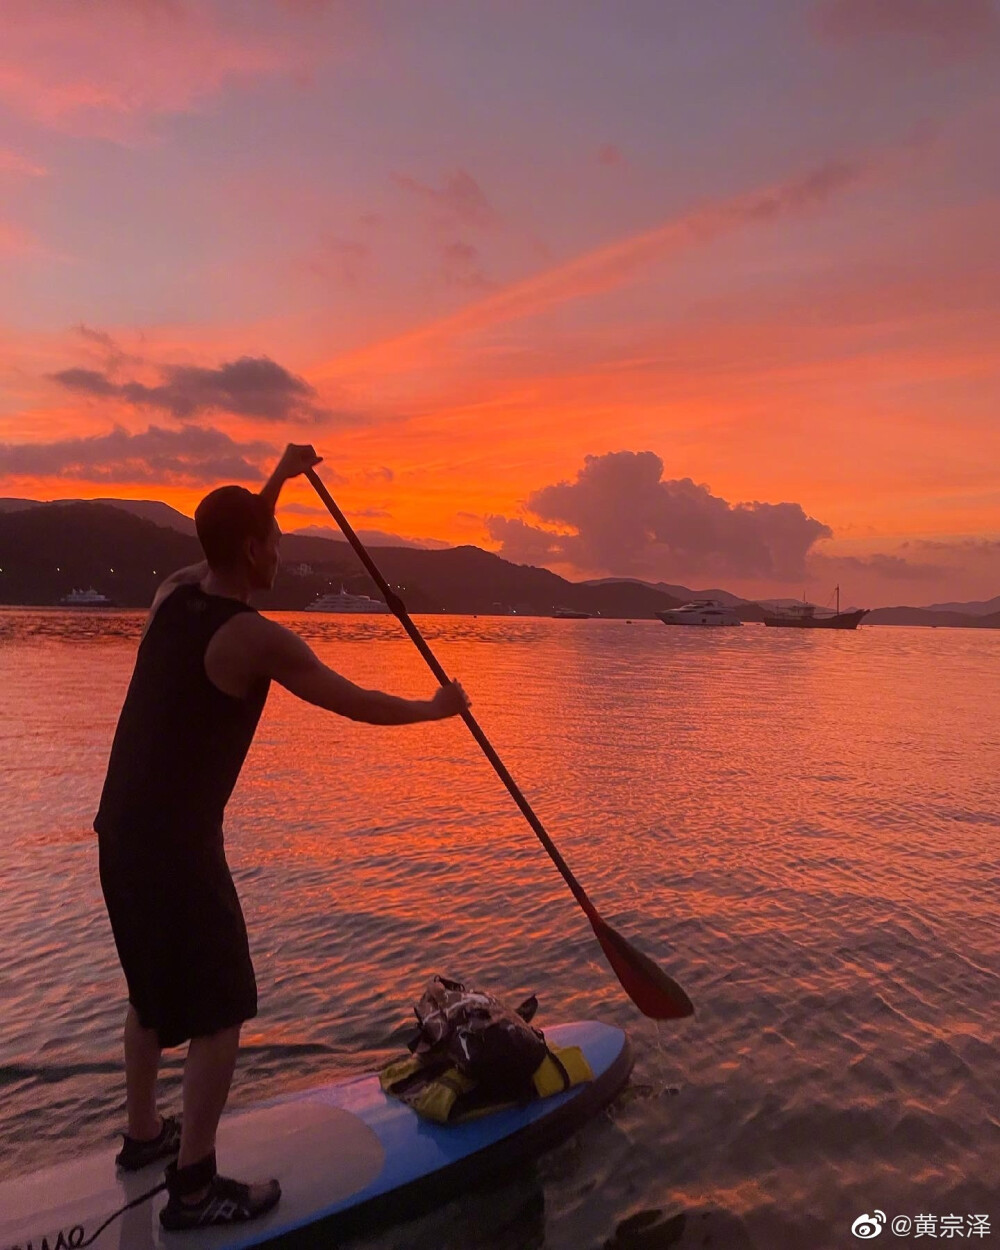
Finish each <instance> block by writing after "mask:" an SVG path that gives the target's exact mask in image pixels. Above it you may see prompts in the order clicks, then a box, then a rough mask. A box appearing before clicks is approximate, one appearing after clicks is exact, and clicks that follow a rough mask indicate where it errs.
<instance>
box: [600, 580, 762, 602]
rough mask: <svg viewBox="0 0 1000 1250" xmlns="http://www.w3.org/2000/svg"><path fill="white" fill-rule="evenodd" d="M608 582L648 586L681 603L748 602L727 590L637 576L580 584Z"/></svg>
mask: <svg viewBox="0 0 1000 1250" xmlns="http://www.w3.org/2000/svg"><path fill="white" fill-rule="evenodd" d="M609 582H617V583H618V584H619V585H620V584H621V583H622V582H633V583H634V584H635V585H637V586H648V587H649V588H650V589H651V590H658V591H659V592H660V593H661V594H664V595H670V597H671V598H672V599H679V600H680V601H681V602H682V603H690V602H691V601H692V599H715V600H716V602H717V603H722V604H725V605H726V607H730V608H734V607H736V606H737V605H738V604H741V603H748V602H750V601H749V600H747V599H741V598H740V597H739V595H734V594H730V592H729V591H728V590H719V589H715V590H691V589H690V587H688V586H674V585H671V584H670V583H669V582H645V581H643V580H642V579H641V578H638V577H594V578H591V579H590V580H589V581H586V582H583V583H582V585H584V586H605V585H607V584H608V583H609Z"/></svg>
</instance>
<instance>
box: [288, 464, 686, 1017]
mask: <svg viewBox="0 0 1000 1250" xmlns="http://www.w3.org/2000/svg"><path fill="white" fill-rule="evenodd" d="M305 476H306V477H307V478H308V479H309V481H310V482H311V483H312V485H313V487H314V489H315V491H316V493H317V495H319V497H320V499H322V501H323V503H324V504H326V506H327V508H328V509H329V511H330V514H331V515H332V516H333V518H334V520H335V521H336V522H337V524H338V525H339V526H340V528H341V529H342V530H343V532H344V537H345V538H346V539H347V541H348V542H349V543H350V544H351V546H352V547H353V548H354V550H355V551H356V552H357V554H358V556H359V558H360V559H361V562H362V564H364V566H365V568H366V569H367V570H368V572H369V573H370V574H371V576H372V579H373V580H374V582H375V585H376V586H377V587H378V588H379V590H380V591H381V592H382V594H383V595H384V596H385V601H386V603H387V604H388V605H389V607H390V609H391V610H392V612H393V613H394V614H395V615H396V617H397V618H398V619H399V623H400V624H401V625H402V626H403V628H404V629H405V630H406V632H407V633H408V634H409V635H410V637H411V638H412V639H413V642H414V643H415V644H416V647H417V650H418V651H419V652H420V654H421V655H422V656H423V657H424V659H425V660H426V661H427V664H428V665H429V667H430V670H431V672H432V673H433V674H434V676H435V677H436V678H437V679H438V681H439V682H440V683H441V685H442V686H447V685H448V684H449V681H448V676H447V674H446V673H445V671H444V669H443V668H442V667H441V665H440V664H439V663H438V662H437V659H436V658H435V656H434V654H433V653H432V651H431V649H430V647H428V645H427V643H426V642H425V641H424V638H423V635H422V634H421V633H420V631H419V630H418V629H417V627H416V625H414V623H413V622H412V621H411V620H410V617H409V615H408V614H407V611H406V608H405V606H404V605H403V601H402V600H401V599H400V598H399V596H398V595H396V594H394V593H393V592H392V590H390V588H389V586H388V584H387V583H386V580H385V578H384V577H383V576H382V574H381V573H380V572H379V571H378V569H377V568H376V567H375V564H374V562H373V561H372V558H371V556H370V555H369V554H368V552H367V550H366V549H365V547H364V545H363V544H362V542H361V540H360V539H359V538H358V536H357V534H355V532H354V530H353V529H352V528H351V526H350V525H349V524H348V521H347V518H346V517H345V516H344V514H343V513H342V512H341V511H340V509H339V508H338V507H337V505H336V504H335V503H334V502H333V499H332V497H331V496H330V493H329V491H328V490H327V489H326V487H325V486H324V485H323V483H322V482H321V481H320V480H319V478H318V477H317V476H316V472H315V470H314V469H306V471H305ZM461 715H462V719H463V720H464V721H465V723H466V725H468V727H469V731H470V733H471V734H472V736H473V737H474V738H475V740H476V741H477V742H478V743H479V745H480V746H481V747H482V749H483V754H484V755H485V756H486V758H487V759H488V760H489V762H490V763H491V764H492V765H493V767H494V769H496V772H497V775H498V776H499V778H500V780H501V781H502V782H503V783H504V785H505V786H506V787H507V789H508V790H509V791H510V794H511V797H512V798H513V800H514V802H515V803H516V804H517V805H518V807H519V808H520V809H521V811H522V813H523V814H524V818H525V820H527V822H528V824H529V825H530V826H531V827H532V829H533V830H534V831H535V834H536V836H537V837H538V840H539V841H540V842H541V844H542V846H544V847H545V849H546V851H548V853H549V856H550V858H551V859H552V862H553V863H554V864H555V866H556V867H557V868H558V869H559V871H560V872H561V873H562V876H563V880H564V881H565V882H566V884H567V885H568V886H569V888H570V889H571V890H572V891H573V897H574V898H575V899H576V901H577V902H578V903H579V904H580V906H581V907H582V908H583V910H584V912H585V914H586V916H587V919H588V920H589V921H590V924H591V928H592V929H593V930H594V933H595V934H596V936H597V940H598V942H600V944H601V949H602V950H603V951H604V954H605V955H606V956H607V959H608V963H609V964H610V965H611V967H612V969H613V971H614V973H615V976H617V978H618V980H619V981H620V982H621V984H622V986H623V988H624V990H625V992H626V993H627V994H628V996H629V998H631V999H632V1001H633V1002H634V1003H635V1005H636V1006H637V1007H638V1008H639V1010H640V1011H641V1012H642V1013H643V1015H645V1016H649V1017H650V1018H651V1019H653V1020H678V1019H681V1018H682V1017H684V1016H690V1015H693V1014H694V1007H693V1005H692V1003H691V1000H690V999H689V998H688V996H687V994H685V993H684V991H683V990H682V989H681V987H680V986H679V985H678V984H677V982H676V981H674V980H673V979H672V978H671V977H668V976H667V974H666V973H665V972H664V971H663V969H662V968H658V967H657V966H656V964H655V963H653V961H652V960H651V959H650V958H649V956H648V955H644V954H643V953H642V951H639V950H636V948H635V947H634V946H633V945H632V943H631V942H629V941H626V939H625V938H623V937H622V935H621V934H620V933H618V932H617V930H615V929H612V927H611V926H610V925H609V924H608V923H607V921H605V920H603V919H602V918H601V916H600V914H599V913H598V911H597V908H596V907H595V906H594V904H593V903H592V902H591V901H590V899H589V898H588V897H587V895H586V892H585V891H584V888H583V886H582V885H581V884H580V883H579V881H577V879H576V877H574V876H573V874H572V872H570V870H569V866H568V865H567V863H566V861H565V860H564V859H563V857H562V855H560V854H559V851H558V850H557V849H556V845H555V843H554V842H553V841H552V839H551V838H550V837H549V835H548V834H547V833H546V832H545V830H544V829H543V828H542V822H541V821H540V820H539V819H538V817H537V816H536V815H535V813H534V812H533V811H532V810H531V807H530V806H529V804H528V800H527V799H526V798H525V797H524V795H523V794H522V793H521V791H520V790H519V789H518V787H517V784H516V782H515V781H514V779H513V777H511V775H510V773H509V772H508V771H507V769H506V768H505V767H504V764H503V762H502V760H501V759H500V757H499V756H498V755H497V753H496V751H494V750H493V747H492V746H491V744H490V742H489V740H488V739H487V737H486V735H485V734H484V733H483V731H482V729H480V727H479V724H478V723H477V721H476V719H475V717H474V716H473V715H472V713H471V712H470V711H469V710H468V708H466V710H465V711H464V712H462V714H461Z"/></svg>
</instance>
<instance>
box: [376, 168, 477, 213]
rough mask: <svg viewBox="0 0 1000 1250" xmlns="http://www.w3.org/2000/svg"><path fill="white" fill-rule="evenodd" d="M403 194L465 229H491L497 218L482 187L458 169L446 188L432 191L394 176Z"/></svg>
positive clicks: (414, 181) (432, 188)
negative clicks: (408, 195) (470, 227)
mask: <svg viewBox="0 0 1000 1250" xmlns="http://www.w3.org/2000/svg"><path fill="white" fill-rule="evenodd" d="M393 181H394V182H395V183H396V185H397V186H398V187H402V189H403V190H404V191H407V192H409V193H410V194H411V195H414V196H416V197H417V198H418V199H420V200H422V201H423V202H424V203H426V204H429V205H431V207H432V208H434V209H435V210H437V211H439V212H442V213H444V214H445V216H447V217H451V218H454V219H455V220H456V221H457V222H458V223H459V224H460V225H463V226H492V225H493V224H494V223H495V222H496V220H497V215H496V212H495V211H494V209H493V206H492V205H491V204H490V202H489V200H488V199H487V198H486V194H485V192H484V191H483V189H482V187H481V186H480V185H479V183H478V182H477V181H476V180H475V178H473V176H472V175H471V174H470V173H468V172H467V171H466V170H464V169H457V170H456V171H455V172H454V173H453V174H452V175H451V176H450V177H449V178H448V179H447V181H446V182H445V184H444V186H443V187H431V186H428V185H427V184H426V183H424V182H420V181H418V179H416V178H412V177H410V175H409V174H393Z"/></svg>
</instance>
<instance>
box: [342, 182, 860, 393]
mask: <svg viewBox="0 0 1000 1250" xmlns="http://www.w3.org/2000/svg"><path fill="white" fill-rule="evenodd" d="M870 173H871V164H870V163H869V162H865V161H860V160H855V161H844V160H831V161H828V162H826V163H825V164H823V165H819V166H816V167H814V168H813V169H810V170H807V171H806V172H805V173H804V174H802V175H801V176H799V177H798V178H792V179H789V180H788V181H786V182H784V183H780V184H778V185H777V186H774V187H766V188H763V189H760V190H756V191H751V192H748V193H746V194H744V195H739V196H735V197H733V198H731V199H728V200H723V201H719V202H716V203H710V204H707V205H704V206H702V207H699V208H696V209H694V210H693V211H692V212H690V213H688V214H687V215H685V216H683V217H678V218H674V219H671V220H670V221H667V222H665V223H663V224H662V225H660V226H656V227H654V228H653V229H651V230H646V231H643V232H642V233H639V234H634V235H629V236H628V237H626V238H623V239H619V240H616V241H615V242H614V243H610V244H607V245H606V246H604V247H600V248H596V249H595V250H593V251H590V252H586V253H584V254H583V255H580V256H577V257H575V258H574V259H572V260H570V261H567V262H565V263H564V264H561V265H556V266H554V267H552V268H549V269H546V270H543V271H542V272H541V273H538V274H535V275H534V276H533V277H530V278H526V279H524V280H523V281H520V282H515V283H512V284H510V285H509V286H506V287H503V288H502V289H500V290H497V291H495V292H494V293H492V294H489V295H487V296H485V297H484V298H483V299H480V300H477V301H476V302H475V303H472V304H469V305H467V306H466V307H465V308H462V309H461V310H460V311H458V312H457V313H453V314H451V315H450V316H447V317H443V318H440V319H439V320H437V321H433V322H429V323H427V324H425V325H423V326H419V327H418V328H417V329H415V330H412V331H409V332H408V333H406V334H403V335H400V336H398V337H397V338H394V339H390V340H387V341H384V342H381V343H376V344H373V345H371V346H369V347H365V348H362V349H360V350H359V351H357V352H355V353H352V354H351V355H349V356H346V357H343V358H341V360H339V361H334V362H331V364H330V365H328V366H326V368H325V369H323V370H322V372H323V373H324V374H326V375H329V376H336V375H337V374H339V373H341V372H344V371H346V370H349V369H351V368H356V367H365V366H371V367H374V368H383V369H385V368H391V367H393V366H399V365H402V366H404V367H405V366H406V365H407V364H409V363H410V362H411V361H412V359H413V358H415V357H417V356H419V355H420V354H422V353H425V352H426V351H427V349H428V347H429V346H430V345H431V344H432V343H434V342H436V341H441V342H448V341H450V340H451V339H454V338H455V337H457V336H459V335H462V334H466V333H472V332H475V331H478V330H483V329H486V328H488V327H490V326H492V325H495V324H498V323H502V322H506V321H514V320H519V319H521V318H524V317H530V316H534V315H535V314H537V313H540V312H543V311H545V310H546V309H547V308H550V307H552V306H554V305H557V304H562V303H567V302H569V301H572V300H576V299H580V298H583V297H586V296H591V295H597V294H600V293H601V292H604V291H607V290H611V289H613V288H615V287H619V286H623V285H625V284H627V283H629V282H634V281H638V280H640V279H642V278H643V277H645V276H646V275H647V274H648V272H649V270H650V268H651V267H652V266H653V265H654V264H658V263H660V262H662V261H663V260H666V259H668V258H669V257H671V256H673V255H677V254H679V253H682V252H684V251H685V250H687V249H690V248H691V247H694V246H698V245H705V244H707V243H710V242H712V241H713V240H715V239H717V238H722V237H724V236H726V235H729V234H733V233H735V232H737V231H739V230H742V229H746V228H748V227H752V226H756V225H761V224H765V223H769V222H773V221H779V220H784V219H786V218H794V217H798V216H801V215H802V214H805V213H807V212H810V211H814V210H816V209H819V208H821V207H823V206H824V205H825V204H826V203H828V202H829V201H830V200H832V199H834V198H835V197H836V196H837V195H838V194H840V193H842V192H844V191H846V190H848V189H849V188H851V187H852V186H855V185H857V184H858V183H860V182H862V181H863V180H864V179H865V178H866V177H868V176H869V175H870Z"/></svg>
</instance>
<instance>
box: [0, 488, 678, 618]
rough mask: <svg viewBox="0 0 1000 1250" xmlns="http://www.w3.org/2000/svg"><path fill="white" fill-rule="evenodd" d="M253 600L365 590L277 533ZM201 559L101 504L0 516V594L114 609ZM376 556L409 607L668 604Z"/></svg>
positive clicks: (642, 589) (338, 558)
mask: <svg viewBox="0 0 1000 1250" xmlns="http://www.w3.org/2000/svg"><path fill="white" fill-rule="evenodd" d="M281 551H282V567H281V569H280V571H279V574H278V578H277V580H276V582H275V585H274V588H273V590H272V591H271V592H270V593H269V594H265V595H261V596H260V597H259V599H258V605H259V606H260V607H264V608H276V609H278V608H302V607H305V605H306V604H308V603H310V602H312V600H313V599H314V598H315V597H316V595H317V594H320V593H321V592H323V591H326V590H328V589H331V588H332V589H335V590H337V589H339V588H340V586H341V585H344V586H345V587H346V589H347V590H350V591H361V592H364V593H367V594H370V593H377V592H374V588H373V586H372V583H371V580H370V578H369V577H368V574H367V573H366V572H365V570H364V568H363V567H362V565H361V564H360V562H359V560H358V559H357V557H356V556H355V554H354V552H353V551H352V550H351V549H350V547H348V546H347V545H346V544H343V543H332V542H330V541H329V539H326V538H308V537H302V536H300V535H294V534H293V535H288V536H286V537H285V538H284V539H283V540H282V544H281ZM200 558H201V550H200V548H199V546H198V542H197V539H195V538H194V537H192V536H191V535H188V534H182V533H180V532H179V531H178V530H176V529H174V528H172V527H169V526H163V525H156V524H154V523H153V522H152V521H150V520H148V519H146V518H144V517H138V516H134V515H132V514H131V513H129V512H128V511H126V510H123V509H121V508H118V507H112V506H109V505H107V504H101V503H90V502H86V503H67V504H50V505H48V506H46V507H40V508H26V509H21V510H18V511H14V512H6V513H0V569H2V573H0V603H29V604H32V603H33V604H41V605H44V604H56V603H58V602H59V600H60V598H61V597H62V596H63V595H65V594H67V593H68V592H69V591H70V590H72V589H74V588H75V587H82V588H87V587H90V586H93V587H94V588H95V589H96V590H99V591H100V592H101V593H102V594H105V595H108V596H109V597H110V598H112V599H114V601H115V602H116V603H118V604H120V605H122V606H123V607H145V606H146V605H147V604H148V603H149V601H150V599H151V598H152V596H153V594H154V592H155V590H156V587H157V585H159V583H160V582H161V581H162V580H163V578H164V577H165V576H166V575H167V574H168V573H171V572H173V571H174V570H175V569H177V568H180V567H182V566H184V565H187V564H194V563H196V562H197V561H198V560H199V559H200ZM377 559H378V565H379V568H380V569H381V570H382V572H383V574H384V575H385V577H386V579H387V580H388V581H389V583H390V584H391V585H393V586H398V587H399V588H400V594H401V596H402V598H403V601H404V603H405V604H406V606H407V608H408V609H409V610H410V611H412V612H439V611H446V612H459V613H461V612H476V613H483V614H487V613H505V612H508V611H514V612H518V613H521V614H525V615H540V616H548V615H551V613H552V611H553V610H554V609H555V608H557V607H568V608H574V609H576V610H578V611H584V612H590V613H592V614H598V613H600V614H603V615H605V616H635V617H651V616H652V615H653V612H654V611H655V610H656V609H658V608H667V607H676V606H677V603H678V602H679V601H678V600H676V599H673V598H671V597H670V596H668V595H663V594H661V593H660V592H658V591H655V590H651V589H650V588H649V587H646V586H642V585H640V584H637V583H633V582H621V583H610V584H607V585H602V586H587V585H584V584H582V583H574V582H568V581H566V580H564V579H563V578H561V577H557V576H556V574H554V573H550V572H549V571H548V570H547V569H538V568H532V567H530V566H526V565H516V564H511V563H509V561H507V560H502V559H501V558H500V557H499V556H496V555H493V554H491V553H490V552H487V551H481V550H480V549H479V548H478V547H468V546H467V547H453V548H447V549H445V550H443V551H431V550H422V549H418V548H405V547H382V548H379V550H378V557H377Z"/></svg>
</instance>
